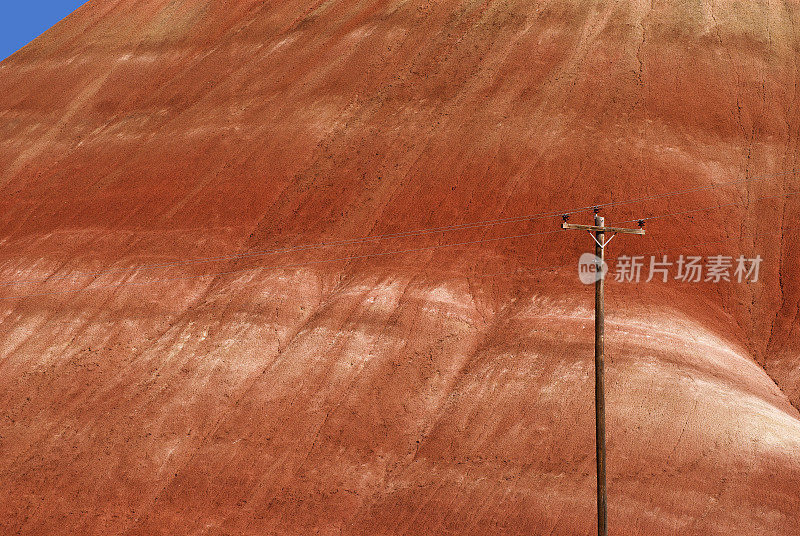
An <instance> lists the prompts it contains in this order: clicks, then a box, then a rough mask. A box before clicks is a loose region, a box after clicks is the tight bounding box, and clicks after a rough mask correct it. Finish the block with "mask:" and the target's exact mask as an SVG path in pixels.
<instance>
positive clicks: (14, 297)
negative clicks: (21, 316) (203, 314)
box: [0, 229, 561, 300]
mask: <svg viewBox="0 0 800 536" xmlns="http://www.w3.org/2000/svg"><path fill="white" fill-rule="evenodd" d="M560 232H561V230H560V229H555V230H552V231H541V232H537V233H525V234H518V235H508V236H500V237H494V238H485V239H481V240H469V241H466V242H456V243H451V244H439V245H436V246H425V247H419V248H409V249H401V250H395V251H384V252H380V253H368V254H364V255H352V256H349V257H339V258H335V259H323V260H316V261H307V262H301V263H295V264H285V265H277V266H257V267H254V268H241V269H237V270H228V271H224V272H212V273H208V274H199V275H189V276H180V277H170V278H161V279H151V280H149V281H143V282H140V283H135V282H129V281H122V282H119V283H111V284H109V285H103V286H99V287H84V288H80V289H71V290H64V291H53V292H41V293H34V294H25V295H19V296H6V297H2V298H0V300H14V299H22V298H31V297H35V296H48V295H56V294H70V293H76V292H83V291H89V290H100V289H106V288H114V287H121V286H125V285H131V286H144V285H152V284H156V283H163V282H169V281H182V280H188V279H198V278H202V277H211V276H214V277H217V276H222V275H230V274H236V273H243V272H253V271H257V270H263V269H265V268H269V269H273V270H279V269H286V268H297V267H300V266H309V265H314V264H325V263H331V262H342V261H351V260H358V259H366V258H373V257H383V256H388V255H400V254H403V253H418V252H421V251H429V250H435V249H440V248H448V247H457V246H468V245H474V244H481V243H485V242H496V241H500V240H512V239H516V238H530V237H532V236H540V235H547V234H554V233H560ZM45 282H46V281H45Z"/></svg>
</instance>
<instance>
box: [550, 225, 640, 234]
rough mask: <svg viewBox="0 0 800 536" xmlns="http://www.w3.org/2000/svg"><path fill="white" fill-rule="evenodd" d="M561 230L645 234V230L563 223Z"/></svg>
mask: <svg viewBox="0 0 800 536" xmlns="http://www.w3.org/2000/svg"><path fill="white" fill-rule="evenodd" d="M561 228H562V229H568V230H573V231H592V232H595V233H626V234H636V235H643V234H644V229H630V228H628V227H602V226H600V225H578V224H577V223H562V224H561Z"/></svg>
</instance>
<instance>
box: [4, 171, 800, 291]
mask: <svg viewBox="0 0 800 536" xmlns="http://www.w3.org/2000/svg"><path fill="white" fill-rule="evenodd" d="M796 173H797V171H795V170H792V171H787V172H783V173H777V174H773V175H765V176H761V177H749V178H745V179H736V180H732V181H727V182H723V183H717V184H712V185H706V186H698V187H693V188H685V189H680V190H673V191H671V192H662V193H660V194H653V195H649V196H643V197H639V198H633V199H628V200H622V201H611V202H607V203H599V204H594V205H587V206H585V207H579V208H575V209H571V210H567V211H551V212H541V213H538V214H529V215H525V216H515V217H508V218H499V219H493V220H483V221H477V222H470V223H463V224H454V225H448V226H441V227H429V228H422V229H416V230H411V231H403V232H397V233H386V234H382V235H376V236H365V237H360V238H353V239H346V240H338V241H333V242H319V243H314V244H301V245H297V246H290V247H283V248H273V249H268V250H259V251H251V252H242V253H236V254H231V255H223V256H216V257H197V258H194V259H180V260H175V261H170V262H162V263H153V264H145V265H140V266H138V267H137V268H136V269H137V270H150V269H156V268H165V267H171V266H179V265H187V264H205V263H212V262H220V261H226V260H235V259H240V258H247V257H260V256H266V255H273V254H279V253H289V252H295V251H304V250H308V249H321V248H328V247H340V246H349V245H359V244H363V243H368V242H377V241H382V240H388V239H392V238H404V237H408V236H419V235H424V234H433V233H441V232H449V231H461V230H467V229H473V228H478V227H487V226H493V225H503V224H507V223H517V222H521V221H534V220H537V219H544V218H551V217H561V216H563V215H570V214H577V213H580V212H586V211H589V210H595V209H598V208H607V207H611V206H618V205H625V204H632V203H640V202H644V201H650V200H653V199H663V198H667V197H674V196H677V195H684V194H687V193H694V192H698V191H704V190H710V189H716V188H720V187H723V186H728V185H731V184H737V183H742V182H757V181H761V180H766V179H769V178H775V177H780V176H784V175H788V174H796ZM726 206H729V205H726ZM711 208H716V207H711ZM720 208H721V207H720ZM709 209H710V208H706V209H698V211H701V210H709ZM688 212H691V211H687V213H688ZM657 217H666V215H661V216H652V217H649V218H639V220H649V219H655V218H657ZM635 221H638V220H627V221H625V222H619V223H629V222H635ZM129 269H130V268H124V267H110V268H105V269H102V270H96V271H89V272H77V273H72V274H68V275H63V276H50V277H46V278H44V279H28V280H11V281H0V286H9V285H18V284H25V283H41V282H44V281H58V280H63V279H72V278H75V277H80V276H96V275H103V274H106V273H110V272H115V271H121V270H129Z"/></svg>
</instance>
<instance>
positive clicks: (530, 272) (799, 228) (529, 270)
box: [478, 226, 800, 277]
mask: <svg viewBox="0 0 800 536" xmlns="http://www.w3.org/2000/svg"><path fill="white" fill-rule="evenodd" d="M790 231H800V226H797V227H789V228H788V229H783V232H785V233H788V232H790ZM767 234H772V233H759V234H753V235H751V237H759V236H765V235H767ZM728 239H729V237H726V238H722V239H719V240H707V241H704V242H695V243H694V244H683V245H679V246H674V247H668V248H659V249H657V250H653V251H647V252H644V253H637V255H639V256H647V255H656V254H658V253H665V252H667V253H670V252H674V251H676V250H683V249H686V248H692V247H700V246H707V245H710V244H719V243H720V242H725V241H727V240H728ZM616 258H619V255H617V257H616ZM566 266H567V265H564V264H551V265H549V266H529V267H521V268H519V269H517V270H515V271H513V272H495V273H491V274H480V275H479V276H478V277H498V276H503V275H511V276H520V275H526V274H525V272H527V275H533V270H534V269H535V270H538V271H545V270H557V269H559V268H565V267H566Z"/></svg>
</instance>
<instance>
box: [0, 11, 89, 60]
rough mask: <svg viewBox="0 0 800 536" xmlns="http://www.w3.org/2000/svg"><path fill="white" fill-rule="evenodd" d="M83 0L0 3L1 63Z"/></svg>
mask: <svg viewBox="0 0 800 536" xmlns="http://www.w3.org/2000/svg"><path fill="white" fill-rule="evenodd" d="M85 2H86V0H0V60H4V59H6V58H7V57H9V56H10V55H11V54H13V53H14V52H16V51H17V50H19V49H21V48H22V47H24V46H25V45H27V44H28V43H30V42H31V41H33V40H34V39H35V38H36V37H37V36H39V35H40V34H41V33H42V32H44V31H45V30H47V29H48V28H50V27H51V26H53V25H54V24H55V23H57V22H58V21H60V20H61V19H63V18H64V17H66V16H67V15H69V14H70V13H72V12H73V11H75V9H77V7H78V6H80V5H81V4H83V3H85Z"/></svg>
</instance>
